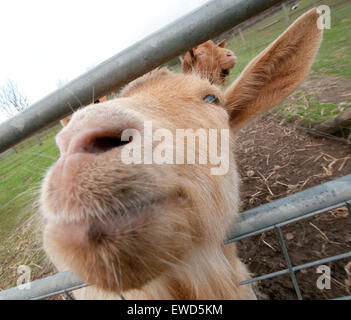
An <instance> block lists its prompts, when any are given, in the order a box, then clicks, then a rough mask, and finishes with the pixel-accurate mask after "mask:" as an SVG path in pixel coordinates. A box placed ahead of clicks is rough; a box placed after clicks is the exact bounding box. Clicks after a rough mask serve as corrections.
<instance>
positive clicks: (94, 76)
mask: <svg viewBox="0 0 351 320" xmlns="http://www.w3.org/2000/svg"><path fill="white" fill-rule="evenodd" d="M280 2H282V0H213V1H210V2H208V3H206V4H205V5H203V6H201V7H200V8H198V9H196V10H194V11H192V12H191V13H189V14H187V15H186V16H184V17H182V18H180V19H178V20H176V21H175V22H173V23H171V24H169V25H168V26H166V27H164V28H163V29H161V30H159V31H157V32H155V33H153V34H152V35H150V36H148V37H146V38H145V39H143V40H141V41H139V42H137V43H136V44H134V45H133V46H131V47H129V48H128V49H126V50H124V51H122V52H120V53H118V54H117V55H115V56H113V57H112V58H110V59H108V60H107V61H105V62H103V63H101V64H100V65H98V66H97V67H95V68H94V69H92V70H90V71H89V72H87V73H85V74H83V75H82V76H80V77H78V78H76V79H75V80H73V81H71V82H69V83H68V84H67V85H65V86H63V87H62V88H60V89H58V90H57V91H55V92H53V93H51V94H50V95H48V96H46V97H45V98H43V99H42V100H40V101H38V102H37V103H35V104H33V105H32V106H31V107H29V108H28V109H26V110H25V111H24V112H23V113H21V114H18V115H16V116H15V117H13V118H11V119H9V120H8V121H6V122H5V123H3V124H1V125H0V152H2V151H4V150H6V149H8V148H10V147H11V146H13V145H15V144H16V143H18V142H20V141H21V140H23V139H25V138H26V137H28V136H30V135H32V134H34V133H35V132H37V131H38V130H40V129H42V128H44V127H46V126H47V125H49V124H51V123H53V122H55V121H57V120H59V119H61V118H63V117H65V116H67V115H68V114H70V113H71V111H72V109H74V110H75V109H77V108H78V107H80V106H84V105H87V104H89V103H91V102H92V100H93V92H94V96H95V97H101V96H104V95H106V94H107V93H109V92H111V91H113V90H115V89H117V88H119V87H121V86H123V85H125V84H127V83H128V82H130V81H131V80H133V79H135V78H137V77H139V76H141V75H143V74H144V73H146V72H148V71H151V70H152V69H154V68H156V67H157V66H159V65H161V64H163V63H165V62H167V61H169V60H171V59H173V58H175V57H177V56H178V55H180V54H181V53H183V52H185V51H186V50H189V49H190V48H192V47H194V46H195V45H197V44H199V43H201V42H204V41H206V40H208V39H210V38H214V37H216V36H218V35H220V34H221V33H223V32H224V31H226V30H228V29H231V28H232V27H234V26H236V25H238V24H239V23H241V22H243V21H245V20H247V19H249V18H251V17H252V16H254V15H256V14H258V13H260V12H261V11H263V10H265V9H268V8H269V7H271V6H273V5H275V4H278V3H280ZM92 23H93V22H92ZM123 32H125V31H123Z"/></svg>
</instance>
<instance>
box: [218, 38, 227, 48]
mask: <svg viewBox="0 0 351 320" xmlns="http://www.w3.org/2000/svg"><path fill="white" fill-rule="evenodd" d="M226 43H227V41H226V40H225V39H224V40H222V41H221V42H220V43H218V44H217V46H218V47H221V48H224V47H225V45H226Z"/></svg>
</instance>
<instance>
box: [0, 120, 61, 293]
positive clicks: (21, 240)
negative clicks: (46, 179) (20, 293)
mask: <svg viewBox="0 0 351 320" xmlns="http://www.w3.org/2000/svg"><path fill="white" fill-rule="evenodd" d="M59 129H60V126H55V127H53V128H51V129H49V130H48V131H46V132H45V133H44V134H42V135H39V136H40V140H41V142H42V144H41V145H39V144H38V142H37V141H36V140H35V139H34V138H30V139H28V140H27V141H24V142H22V143H21V144H20V145H18V146H17V147H16V149H17V150H18V153H14V154H12V155H10V156H8V157H6V158H5V159H3V160H0V289H1V288H4V287H8V286H11V285H15V283H14V282H13V281H14V279H16V270H17V269H16V268H17V267H18V265H20V264H26V265H30V266H31V267H32V268H33V269H35V268H39V266H40V263H41V261H42V252H41V250H40V243H39V242H38V243H37V242H36V239H35V235H34V232H32V231H34V230H32V225H31V223H30V220H28V219H30V218H31V217H33V214H35V213H36V212H37V206H36V199H37V197H38V193H39V188H40V184H41V181H42V178H43V175H44V174H45V172H46V170H47V168H48V167H49V166H50V165H51V164H52V163H53V162H54V161H55V159H57V157H58V150H57V148H56V145H55V141H54V136H55V134H56V133H57V132H58V130H59ZM31 145H32V146H31ZM39 269H40V268H39Z"/></svg>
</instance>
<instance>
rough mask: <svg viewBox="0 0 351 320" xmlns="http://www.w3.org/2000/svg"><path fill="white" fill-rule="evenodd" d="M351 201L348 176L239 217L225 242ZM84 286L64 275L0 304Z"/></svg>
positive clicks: (4, 294)
mask: <svg viewBox="0 0 351 320" xmlns="http://www.w3.org/2000/svg"><path fill="white" fill-rule="evenodd" d="M350 200H351V175H347V176H345V177H342V178H339V179H335V180H333V181H330V182H326V183H324V184H321V185H319V186H316V187H312V188H309V189H307V190H304V191H301V192H299V193H296V194H294V195H291V196H289V197H286V198H283V199H279V200H276V201H273V202H271V203H268V204H265V205H262V206H260V207H258V208H255V209H252V210H248V211H245V212H243V213H241V214H240V218H239V221H238V222H237V224H236V226H235V229H234V231H233V233H232V235H231V236H230V237H229V238H228V240H227V242H228V243H229V242H232V241H238V240H239V239H243V238H246V237H248V236H250V235H252V233H257V232H256V231H257V230H266V229H267V228H274V227H275V226H279V225H280V224H284V223H285V222H287V221H295V220H297V219H298V218H303V217H306V216H309V215H310V214H311V213H315V212H325V211H327V210H328V208H332V207H339V206H341V205H346V203H349V202H350ZM349 256H350V253H346V254H341V255H338V256H334V257H330V258H326V259H322V260H320V261H314V262H310V263H306V264H305V265H300V266H296V267H292V266H291V267H292V270H293V271H297V270H301V269H303V268H309V267H311V266H314V265H316V264H317V263H318V262H320V263H325V262H330V261H334V260H337V259H343V258H346V257H349ZM285 273H289V270H288V269H286V270H281V271H279V272H278V273H277V274H274V276H277V275H280V274H285ZM271 275H272V274H269V275H265V276H262V277H263V278H265V277H267V278H270V277H271ZM259 278H260V277H258V278H255V279H252V281H251V280H248V281H244V282H243V284H244V283H249V282H253V281H257V280H258V279H259ZM263 278H262V279H263ZM84 286H86V284H84V283H83V282H82V281H81V280H79V279H78V278H77V277H76V275H75V274H74V272H71V271H70V272H63V273H58V274H56V275H54V276H51V277H48V278H45V279H41V280H36V281H33V282H31V289H30V290H23V289H22V290H19V289H18V288H11V289H8V290H4V291H1V292H0V300H7V299H41V298H46V297H50V296H53V295H56V294H59V293H64V292H66V291H71V290H75V289H78V288H81V287H84Z"/></svg>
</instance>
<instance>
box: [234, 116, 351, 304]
mask: <svg viewBox="0 0 351 320" xmlns="http://www.w3.org/2000/svg"><path fill="white" fill-rule="evenodd" d="M236 155H237V162H238V166H239V171H240V174H241V178H242V185H241V199H242V204H241V205H242V211H244V210H247V209H250V208H253V207H257V206H259V205H261V204H264V203H267V202H270V201H273V200H276V199H278V198H282V197H285V196H287V195H289V194H292V193H296V192H298V191H301V190H304V189H307V188H310V187H312V186H315V185H318V184H321V183H324V182H327V181H329V180H332V179H335V178H338V177H341V176H344V175H347V174H350V173H351V146H350V145H346V144H342V143H340V142H338V141H334V140H330V139H325V138H315V137H312V136H310V135H308V134H307V133H304V132H302V131H301V130H297V129H295V128H294V127H292V126H284V125H281V124H279V123H278V122H277V121H276V120H274V119H272V117H271V116H266V117H265V118H262V119H260V120H258V121H256V123H253V124H251V125H250V126H249V127H247V128H246V129H244V130H242V131H241V132H240V134H239V137H238V140H237V147H236ZM282 231H283V233H284V236H285V239H286V241H287V246H288V252H289V255H290V259H291V260H292V264H293V265H298V264H301V263H307V262H310V261H313V260H317V259H321V258H325V257H329V256H333V255H337V254H341V253H345V252H348V251H350V250H351V220H350V218H349V216H348V211H347V209H346V207H345V208H339V209H336V210H333V211H330V212H328V213H324V214H321V215H318V216H316V217H313V218H310V219H305V220H301V221H299V222H297V223H295V224H291V225H288V226H285V227H283V228H282ZM238 246H239V251H240V256H241V258H242V259H243V261H244V262H245V263H246V264H248V267H249V269H250V271H251V272H252V273H253V276H258V275H262V274H266V273H271V272H274V271H278V270H281V269H285V268H287V266H286V263H285V260H284V257H283V254H282V251H281V249H280V245H279V240H278V237H277V235H276V232H275V231H269V232H266V233H264V234H262V235H259V236H255V237H251V238H248V239H245V240H242V241H240V242H239V243H238ZM350 261H351V259H344V260H339V261H336V262H331V263H328V265H329V266H330V267H331V289H324V290H319V289H318V288H317V286H316V281H317V278H318V277H319V276H320V275H321V274H318V273H317V269H316V268H317V267H311V268H308V269H304V270H301V271H298V272H297V273H296V277H297V281H298V284H299V286H300V290H301V294H302V297H303V299H330V298H336V297H340V296H344V295H350V294H351V292H350V291H351V287H350V284H351V281H350V280H351V279H350V274H347V272H346V270H345V268H346V265H347V263H348V262H350ZM350 267H351V265H350V264H349V266H348V270H349V269H350ZM349 273H350V271H349ZM258 289H259V291H260V292H262V293H264V294H265V295H266V296H267V298H268V299H296V298H297V296H296V293H295V290H294V287H293V284H292V281H291V279H290V277H289V275H284V276H279V277H276V278H273V279H267V280H263V281H261V282H259V283H258Z"/></svg>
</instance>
